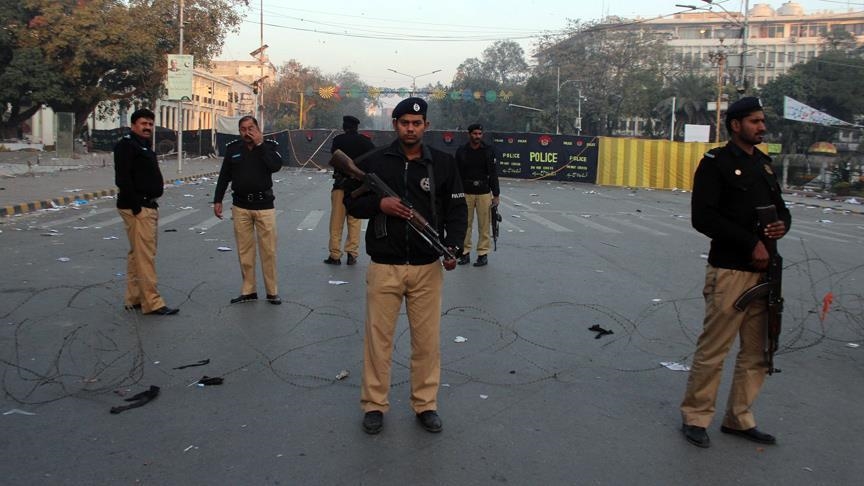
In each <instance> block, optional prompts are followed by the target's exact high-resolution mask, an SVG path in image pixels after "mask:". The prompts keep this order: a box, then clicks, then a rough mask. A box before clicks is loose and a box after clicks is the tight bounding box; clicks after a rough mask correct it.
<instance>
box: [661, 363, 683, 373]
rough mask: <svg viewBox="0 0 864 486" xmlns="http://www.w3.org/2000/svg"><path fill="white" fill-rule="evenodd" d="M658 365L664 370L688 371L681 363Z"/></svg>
mask: <svg viewBox="0 0 864 486" xmlns="http://www.w3.org/2000/svg"><path fill="white" fill-rule="evenodd" d="M660 364H661V365H663V366H665V367H666V368H669V369H670V370H672V371H690V367H689V366H687V365H685V364H681V363H676V362H675V361H661V362H660Z"/></svg>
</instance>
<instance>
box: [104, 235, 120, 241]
mask: <svg viewBox="0 0 864 486" xmlns="http://www.w3.org/2000/svg"><path fill="white" fill-rule="evenodd" d="M102 239H103V240H119V239H120V238H118V237H116V236H103V237H102Z"/></svg>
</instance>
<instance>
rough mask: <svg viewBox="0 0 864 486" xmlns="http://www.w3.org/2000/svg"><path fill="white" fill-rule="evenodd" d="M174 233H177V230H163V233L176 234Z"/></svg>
mask: <svg viewBox="0 0 864 486" xmlns="http://www.w3.org/2000/svg"><path fill="white" fill-rule="evenodd" d="M176 232H177V228H168V229H166V230H165V233H176Z"/></svg>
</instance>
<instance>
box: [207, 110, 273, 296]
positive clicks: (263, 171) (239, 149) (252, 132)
mask: <svg viewBox="0 0 864 486" xmlns="http://www.w3.org/2000/svg"><path fill="white" fill-rule="evenodd" d="M239 125H240V139H238V140H234V141H233V142H231V143H229V144H228V145H227V146H226V148H225V159H224V160H223V161H222V169H221V170H220V171H219V180H218V181H217V182H216V193H215V194H214V198H213V214H215V215H216V217H217V218H219V219H222V199H223V198H224V197H225V190H226V189H227V188H228V183H229V182H230V183H231V199H232V202H233V205H232V207H231V216H232V218H233V219H234V237H235V239H236V240H237V255H238V257H239V258H240V273H241V275H242V276H243V287H242V289H241V291H240V296H239V297H236V298H234V299H231V303H232V304H238V303H242V302H251V301H253V300H257V299H258V292H257V291H256V290H255V289H256V284H257V281H256V278H255V245H256V239H257V245H258V251H259V252H260V253H261V271H262V272H263V273H264V287H265V289H266V291H267V294H266V295H267V302H269V303H271V304H275V305H279V304H281V303H282V299H280V298H279V288H278V284H277V281H276V209H275V206H274V205H273V201H274V200H275V199H276V198H275V197H274V195H273V173H274V172H278V171H279V170H280V169H282V156H281V155H279V152H277V151H276V149H277V147H278V146H279V144H278V143H276V141H275V140H269V139H268V140H264V135H263V134H262V133H261V129H260V128H259V127H258V120H256V119H255V118H254V117H252V116H244V117H243V118H241V119H240V122H239Z"/></svg>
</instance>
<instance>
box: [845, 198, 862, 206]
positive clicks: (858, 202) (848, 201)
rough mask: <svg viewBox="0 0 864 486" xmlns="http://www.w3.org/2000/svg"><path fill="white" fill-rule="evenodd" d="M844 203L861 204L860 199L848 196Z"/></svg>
mask: <svg viewBox="0 0 864 486" xmlns="http://www.w3.org/2000/svg"><path fill="white" fill-rule="evenodd" d="M843 202H845V203H846V204H861V201H859V200H857V199H855V198H854V197H850V198H849V199H847V200H845V201H843Z"/></svg>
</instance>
